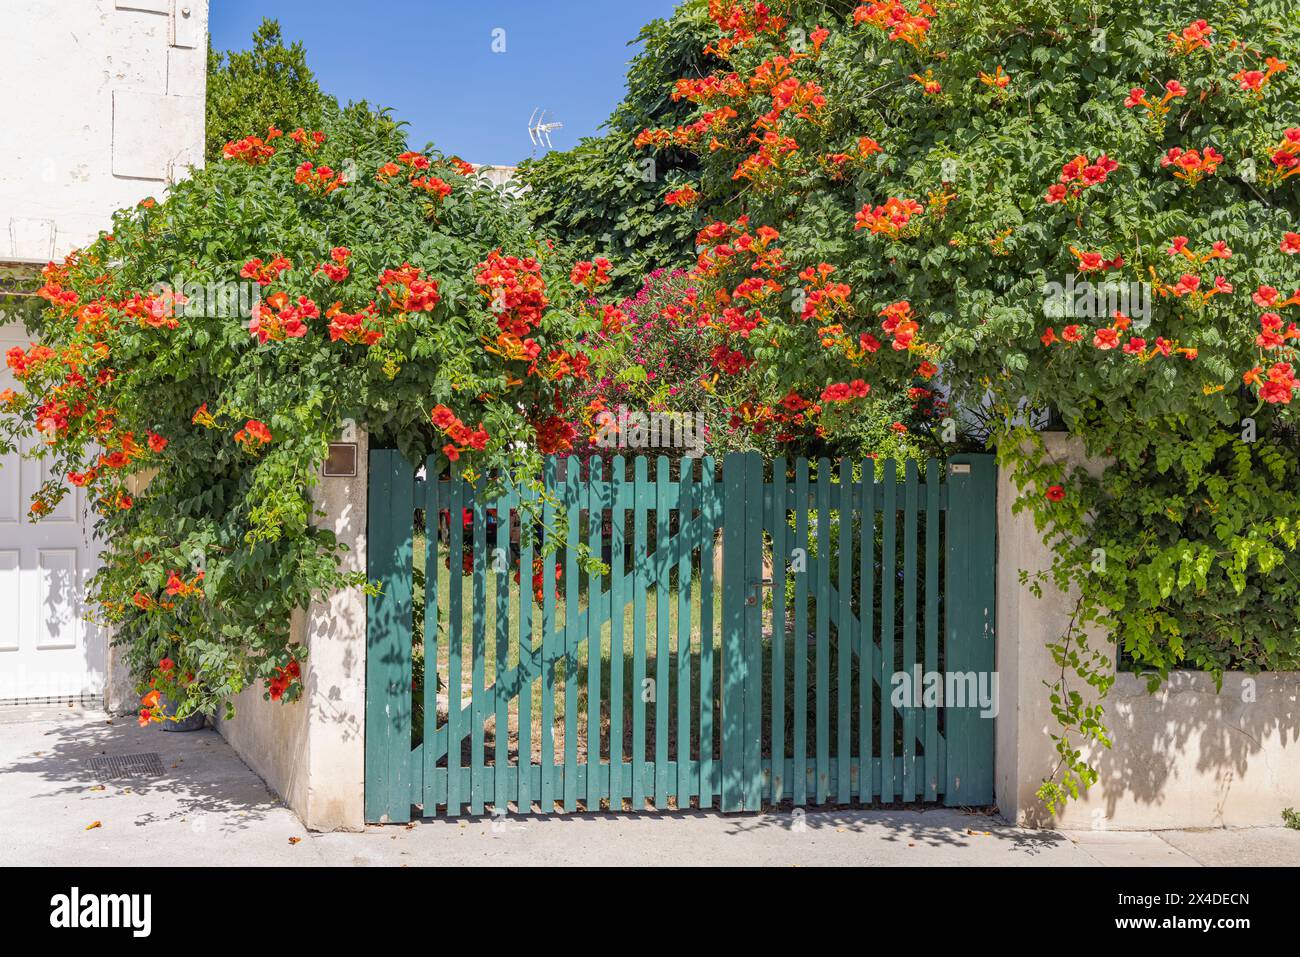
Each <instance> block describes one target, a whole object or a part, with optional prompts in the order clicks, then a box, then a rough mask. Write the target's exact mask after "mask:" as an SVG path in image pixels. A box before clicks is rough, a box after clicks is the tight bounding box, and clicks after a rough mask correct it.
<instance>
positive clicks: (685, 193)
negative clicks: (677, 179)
mask: <svg viewBox="0 0 1300 957" xmlns="http://www.w3.org/2000/svg"><path fill="white" fill-rule="evenodd" d="M699 199H700V193H699V190H697V189H696V188H695V187H694V186H683V187H682V188H681V189H671V190H669V191H668V193H667V195H665V196H664V203H665V204H666V205H668V206H680V207H681V208H683V209H689V208H690V207H692V206H694V205H695V204H696V203H697V202H699Z"/></svg>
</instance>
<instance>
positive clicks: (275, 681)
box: [266, 659, 302, 701]
mask: <svg viewBox="0 0 1300 957" xmlns="http://www.w3.org/2000/svg"><path fill="white" fill-rule="evenodd" d="M301 676H302V666H301V665H299V664H298V662H297V661H296V660H294V659H290V661H289V663H288V664H287V665H285V666H284V667H283V668H277V669H275V677H273V678H271V679H270V680H269V681H267V683H266V688H267V691H268V692H269V693H270V695H271V700H272V701H279V700H280V699H281V698H283V697H284V695H285V692H287V691H288V690H289V688H290V686H292V685H293V683H294V682H295V681H297V680H298V678H300V677H301Z"/></svg>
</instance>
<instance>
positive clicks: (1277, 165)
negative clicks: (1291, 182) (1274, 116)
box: [1271, 126, 1300, 182]
mask: <svg viewBox="0 0 1300 957" xmlns="http://www.w3.org/2000/svg"><path fill="white" fill-rule="evenodd" d="M1271 159H1272V160H1273V175H1274V176H1275V177H1277V180H1278V182H1281V181H1282V180H1285V179H1290V178H1291V177H1292V176H1295V175H1296V174H1297V173H1300V126H1293V127H1291V128H1290V129H1288V130H1287V131H1286V132H1285V133H1283V134H1282V142H1281V143H1279V144H1278V146H1277V148H1276V149H1274V150H1273V155H1272V157H1271Z"/></svg>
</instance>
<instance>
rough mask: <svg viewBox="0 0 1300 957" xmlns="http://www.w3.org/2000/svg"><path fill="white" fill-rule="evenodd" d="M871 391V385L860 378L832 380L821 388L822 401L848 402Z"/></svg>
mask: <svg viewBox="0 0 1300 957" xmlns="http://www.w3.org/2000/svg"><path fill="white" fill-rule="evenodd" d="M870 391H871V386H869V385H867V383H866V382H864V381H863V380H861V379H854V380H853V381H852V382H834V383H832V384H831V385H828V386H827V387H826V388H825V389H823V390H822V401H823V402H850V401H852V400H853V399H861V398H864V397H865V396H866V394H867V393H868V392H870Z"/></svg>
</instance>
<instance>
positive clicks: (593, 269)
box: [569, 257, 610, 292]
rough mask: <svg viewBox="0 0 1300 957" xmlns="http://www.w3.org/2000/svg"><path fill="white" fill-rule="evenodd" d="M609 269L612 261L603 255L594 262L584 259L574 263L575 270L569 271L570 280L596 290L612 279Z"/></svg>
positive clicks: (593, 290) (576, 284)
mask: <svg viewBox="0 0 1300 957" xmlns="http://www.w3.org/2000/svg"><path fill="white" fill-rule="evenodd" d="M609 270H610V263H609V260H608V259H605V258H603V257H602V258H600V259H597V260H595V261H594V262H587V261H586V260H585V259H584V260H582V261H581V262H578V263H577V264H575V265H574V267H573V270H572V271H571V272H570V273H569V282H571V283H573V284H574V285H575V286H583V287H585V288H587V289H588V290H590V291H591V292H595V291H596V289H597V288H598V287H600V286H603V285H605V284H606V283H608V282H609V281H610V279H609Z"/></svg>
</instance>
